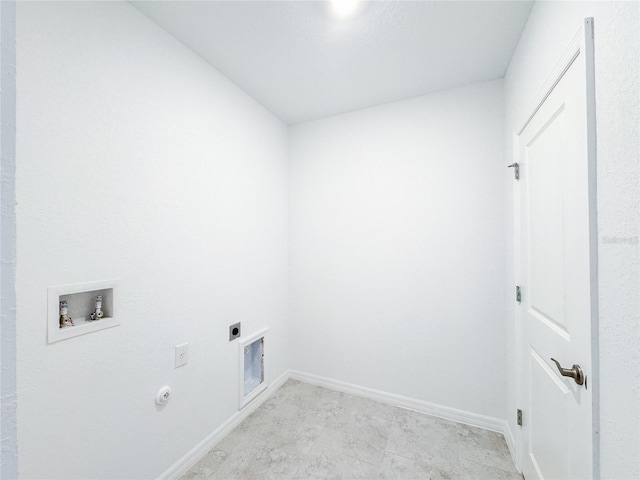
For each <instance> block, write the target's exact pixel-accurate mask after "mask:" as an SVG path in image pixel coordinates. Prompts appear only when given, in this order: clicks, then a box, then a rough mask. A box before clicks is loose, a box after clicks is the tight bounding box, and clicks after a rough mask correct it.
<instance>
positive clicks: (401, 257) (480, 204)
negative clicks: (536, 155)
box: [289, 80, 506, 418]
mask: <svg viewBox="0 0 640 480" xmlns="http://www.w3.org/2000/svg"><path fill="white" fill-rule="evenodd" d="M502 116H503V104H502V82H501V81H499V80H498V81H492V82H489V83H483V84H477V85H473V86H469V87H464V88H459V89H454V90H448V91H445V92H442V93H436V94H433V95H427V96H423V97H418V98H415V99H411V100H406V101H402V102H396V103H391V104H387V105H383V106H379V107H374V108H369V109H365V110H360V111H356V112H353V113H348V114H343V115H338V116H334V117H329V118H325V119H321V120H317V121H313V122H309V123H303V124H299V125H295V126H293V127H291V128H290V197H289V199H290V216H291V227H290V228H291V240H290V241H291V245H292V248H291V265H292V266H291V285H292V287H291V297H290V298H291V308H290V317H291V322H292V339H291V341H292V367H293V368H294V369H296V370H301V371H303V372H306V373H311V374H316V375H321V376H324V377H329V378H331V379H335V380H340V381H343V382H349V383H353V384H356V385H359V386H364V387H369V388H374V389H377V390H382V391H385V392H390V393H394V394H399V395H404V396H407V397H411V398H414V399H418V400H423V401H428V402H432V403H435V404H440V405H446V406H449V407H453V408H457V409H461V410H465V411H469V412H473V413H478V414H484V415H488V416H492V417H498V418H504V413H505V396H506V386H505V384H506V367H505V362H506V351H505V345H506V337H505V324H504V309H505V306H504V297H503V294H502V292H503V288H504V282H505V281H504V263H505V262H504V243H505V242H504V221H505V220H504V183H503V177H502V170H503V168H504V155H503V140H502V132H503V123H502V120H503V118H502Z"/></svg>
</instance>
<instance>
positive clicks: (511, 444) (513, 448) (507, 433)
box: [502, 422, 522, 473]
mask: <svg viewBox="0 0 640 480" xmlns="http://www.w3.org/2000/svg"><path fill="white" fill-rule="evenodd" d="M502 434H503V435H504V440H505V441H506V442H507V447H508V448H509V453H510V454H511V459H512V460H513V464H514V465H515V466H516V469H517V470H518V471H519V472H520V473H522V468H521V467H520V465H518V462H517V461H516V460H517V453H518V452H517V444H516V440H515V438H514V436H513V431H512V430H511V425H509V422H505V425H504V431H503V432H502Z"/></svg>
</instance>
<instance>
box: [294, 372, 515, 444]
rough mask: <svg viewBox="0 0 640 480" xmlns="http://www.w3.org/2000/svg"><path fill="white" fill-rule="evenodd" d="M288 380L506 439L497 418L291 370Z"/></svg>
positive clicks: (503, 424) (506, 427)
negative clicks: (429, 416) (425, 415)
mask: <svg viewBox="0 0 640 480" xmlns="http://www.w3.org/2000/svg"><path fill="white" fill-rule="evenodd" d="M289 376H290V378H292V379H294V380H300V381H301V382H306V383H311V384H313V385H318V386H319V387H325V388H329V389H331V390H337V391H339V392H345V393H349V394H352V395H358V396H360V397H366V398H370V399H372V400H377V401H379V402H383V403H387V404H389V405H393V406H395V407H400V408H406V409H407V410H413V411H416V412H420V413H425V414H427V415H433V416H435V417H440V418H444V419H445V420H450V421H452V422H457V423H463V424H465V425H471V426H473V427H479V428H483V429H485V430H491V431H494V432H498V433H502V434H503V435H505V438H506V432H507V429H508V425H507V422H506V420H502V419H500V418H495V417H489V416H487V415H481V414H479V413H473V412H467V411H466V410H458V409H457V408H452V407H445V406H444V405H437V404H435V403H430V402H425V401H424V400H418V399H416V398H410V397H405V396H403V395H396V394H393V393H387V392H382V391H380V390H374V389H372V388H367V387H361V386H359V385H354V384H352V383H347V382H341V381H339V380H332V379H330V378H326V377H321V376H319V375H312V374H310V373H303V372H299V371H295V370H292V371H290V374H289Z"/></svg>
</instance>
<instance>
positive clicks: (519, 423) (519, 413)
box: [516, 409, 522, 427]
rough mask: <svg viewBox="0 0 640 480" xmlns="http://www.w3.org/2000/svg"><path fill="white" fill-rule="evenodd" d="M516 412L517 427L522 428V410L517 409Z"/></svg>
mask: <svg viewBox="0 0 640 480" xmlns="http://www.w3.org/2000/svg"><path fill="white" fill-rule="evenodd" d="M516 411H517V417H518V418H517V421H518V426H519V427H521V426H522V410H520V409H518V410H516Z"/></svg>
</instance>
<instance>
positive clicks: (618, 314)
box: [504, 2, 640, 479]
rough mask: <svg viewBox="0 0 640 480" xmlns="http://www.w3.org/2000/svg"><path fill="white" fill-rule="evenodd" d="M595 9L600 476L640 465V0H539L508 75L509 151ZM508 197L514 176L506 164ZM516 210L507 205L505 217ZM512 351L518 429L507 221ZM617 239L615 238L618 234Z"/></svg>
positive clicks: (626, 474)
mask: <svg viewBox="0 0 640 480" xmlns="http://www.w3.org/2000/svg"><path fill="white" fill-rule="evenodd" d="M589 16H593V17H594V19H595V37H594V38H595V65H596V110H597V113H596V115H597V141H598V150H597V155H598V224H599V225H598V226H599V230H600V239H599V248H598V249H599V282H600V295H599V301H600V365H601V366H600V386H599V387H600V392H601V393H600V395H601V409H600V415H601V430H600V436H601V441H600V448H601V474H602V478H611V479H627V478H638V476H639V475H640V471H639V464H640V462H639V461H638V455H639V452H640V440H639V438H640V423H639V413H640V412H639V408H638V406H639V405H640V359H639V355H640V353H639V349H638V345H640V322H639V317H638V312H639V310H640V302H639V294H640V286H639V280H638V264H639V262H638V226H639V224H640V219H639V213H638V210H639V209H638V201H639V188H638V160H639V152H640V142H639V130H640V128H639V127H640V124H639V118H640V95H639V93H640V85H639V83H638V82H639V78H640V70H639V68H638V63H639V46H640V38H639V30H640V29H639V28H638V27H639V25H640V15H639V10H638V2H536V4H535V5H534V7H533V10H532V12H531V16H530V18H529V21H528V23H527V26H526V28H525V30H524V32H523V34H522V38H521V40H520V43H519V45H518V47H517V49H516V51H515V53H514V56H513V59H512V62H511V65H510V67H509V70H508V72H507V75H506V77H505V105H506V115H505V140H506V145H505V152H506V157H507V160H506V161H507V162H511V160H512V152H513V150H512V135H513V133H514V131H515V130H516V129H517V128H518V125H517V123H518V122H520V121H521V120H522V116H523V115H524V114H525V111H526V108H528V106H529V102H530V101H531V99H532V98H533V96H534V95H535V93H536V91H537V89H538V88H539V87H540V85H541V84H542V82H543V81H544V79H545V77H546V75H547V74H548V73H549V72H550V71H551V69H552V68H553V66H554V64H555V63H556V61H557V60H558V58H559V57H560V55H561V54H562V52H563V50H564V49H565V48H566V46H567V45H568V44H569V41H570V40H571V38H572V37H573V35H574V34H575V33H576V32H577V31H578V29H579V28H580V26H581V25H582V22H583V19H584V18H585V17H589ZM504 174H505V183H506V184H507V185H508V187H507V189H506V193H507V202H506V204H507V206H508V207H511V206H512V205H513V196H512V194H513V191H512V185H513V177H512V173H511V172H507V171H506V169H505V172H504ZM512 219H513V210H512V208H509V210H508V211H507V225H508V226H510V225H511V222H512ZM507 238H508V239H509V248H508V252H509V255H508V262H509V266H508V269H507V271H508V277H507V284H506V286H507V292H509V294H508V299H507V302H508V305H509V308H508V320H509V322H508V325H509V337H508V338H509V361H508V365H510V366H511V368H510V370H509V375H508V378H509V379H510V382H509V390H508V392H509V396H508V410H507V415H508V417H507V418H508V419H509V421H510V422H511V428H512V429H513V430H514V431H515V429H516V428H517V427H516V426H515V424H514V423H515V422H514V420H515V416H514V414H513V412H515V409H516V398H515V371H514V365H515V363H516V360H515V357H514V355H515V353H514V352H515V347H514V345H515V344H514V341H515V338H514V335H513V318H514V311H513V305H514V303H513V298H512V297H511V293H510V292H511V291H512V288H513V285H514V283H515V280H514V279H513V245H512V238H513V231H512V229H511V228H508V230H507ZM616 239H617V240H616Z"/></svg>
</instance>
